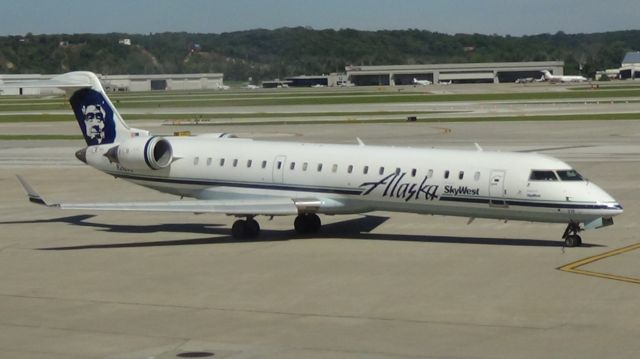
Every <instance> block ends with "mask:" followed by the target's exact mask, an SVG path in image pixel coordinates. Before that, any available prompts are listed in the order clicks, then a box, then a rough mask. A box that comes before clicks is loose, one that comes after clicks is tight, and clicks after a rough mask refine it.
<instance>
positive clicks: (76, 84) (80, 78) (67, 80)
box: [2, 72, 93, 90]
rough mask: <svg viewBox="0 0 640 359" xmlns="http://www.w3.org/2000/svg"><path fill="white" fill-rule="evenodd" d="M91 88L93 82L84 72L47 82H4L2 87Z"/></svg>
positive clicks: (67, 74) (62, 76)
mask: <svg viewBox="0 0 640 359" xmlns="http://www.w3.org/2000/svg"><path fill="white" fill-rule="evenodd" d="M91 86H93V82H92V80H91V78H90V77H89V76H87V75H86V74H85V73H84V72H72V73H66V74H62V75H58V76H56V77H53V78H51V79H49V80H33V81H30V80H21V81H5V82H4V83H3V84H2V87H24V88H59V89H63V90H64V89H70V90H73V89H81V88H87V87H91Z"/></svg>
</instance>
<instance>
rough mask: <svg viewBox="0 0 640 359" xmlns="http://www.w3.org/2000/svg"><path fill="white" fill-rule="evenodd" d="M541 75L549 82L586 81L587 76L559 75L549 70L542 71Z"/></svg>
mask: <svg viewBox="0 0 640 359" xmlns="http://www.w3.org/2000/svg"><path fill="white" fill-rule="evenodd" d="M542 74H543V77H544V79H545V80H547V81H549V82H552V83H553V82H584V81H587V78H586V77H584V76H560V75H552V74H551V73H550V72H549V71H547V70H544V71H542Z"/></svg>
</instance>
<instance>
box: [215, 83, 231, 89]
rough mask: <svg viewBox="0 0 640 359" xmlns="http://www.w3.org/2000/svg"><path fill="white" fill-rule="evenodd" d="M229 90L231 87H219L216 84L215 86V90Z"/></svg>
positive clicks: (219, 85)
mask: <svg viewBox="0 0 640 359" xmlns="http://www.w3.org/2000/svg"><path fill="white" fill-rule="evenodd" d="M230 88H231V87H229V86H227V85H221V84H217V86H216V90H224V91H226V90H228V89H230Z"/></svg>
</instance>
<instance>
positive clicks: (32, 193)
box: [16, 175, 56, 207]
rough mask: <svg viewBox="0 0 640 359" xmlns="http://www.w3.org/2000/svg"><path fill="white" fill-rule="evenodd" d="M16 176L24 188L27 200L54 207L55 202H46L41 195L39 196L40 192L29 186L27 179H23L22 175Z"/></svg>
mask: <svg viewBox="0 0 640 359" xmlns="http://www.w3.org/2000/svg"><path fill="white" fill-rule="evenodd" d="M16 177H17V178H18V181H20V184H21V185H22V188H23V189H24V191H25V193H26V194H27V196H28V197H29V202H33V203H36V204H41V205H43V206H47V207H55V206H56V205H55V204H49V203H47V202H46V201H45V200H44V198H43V197H42V196H40V194H39V193H38V192H36V190H35V189H34V188H33V187H31V185H30V184H29V182H27V180H25V179H24V177H22V176H20V175H16Z"/></svg>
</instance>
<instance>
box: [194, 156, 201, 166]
mask: <svg viewBox="0 0 640 359" xmlns="http://www.w3.org/2000/svg"><path fill="white" fill-rule="evenodd" d="M199 161H200V157H194V158H193V164H194V165H197V164H198V162H199Z"/></svg>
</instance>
